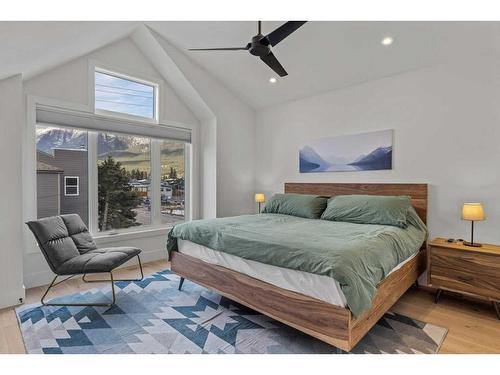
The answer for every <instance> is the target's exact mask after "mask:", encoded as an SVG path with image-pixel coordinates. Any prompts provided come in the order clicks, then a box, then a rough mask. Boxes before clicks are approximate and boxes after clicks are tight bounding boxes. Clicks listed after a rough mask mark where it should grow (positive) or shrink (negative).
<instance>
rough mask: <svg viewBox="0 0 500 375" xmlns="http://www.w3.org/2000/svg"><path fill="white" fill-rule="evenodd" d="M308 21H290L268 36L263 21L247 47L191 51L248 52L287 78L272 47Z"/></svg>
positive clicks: (193, 49)
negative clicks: (263, 30)
mask: <svg viewBox="0 0 500 375" xmlns="http://www.w3.org/2000/svg"><path fill="white" fill-rule="evenodd" d="M306 22H307V21H288V22H285V23H284V24H283V25H281V26H280V27H278V28H277V29H276V30H274V31H272V32H270V33H269V34H267V35H265V36H264V35H262V33H261V21H258V24H259V25H258V34H257V35H255V36H254V37H252V41H251V42H250V43H248V44H247V45H246V46H245V47H227V48H190V49H189V50H190V51H248V52H250V53H251V54H252V55H254V56H259V57H260V59H261V60H262V61H264V63H266V64H267V66H269V67H270V68H271V69H272V70H274V71H275V72H276V73H277V74H278V75H279V76H280V77H284V76H287V75H288V73H287V72H286V70H285V68H283V66H282V65H281V64H280V62H279V61H278V59H277V58H276V56H274V54H273V52H272V51H271V47H274V46H275V45H276V44H278V43H279V42H281V41H282V40H283V39H285V38H286V37H288V36H289V35H290V34H291V33H293V32H294V31H295V30H297V29H298V28H299V27H301V26H302V25H303V24H305V23H306Z"/></svg>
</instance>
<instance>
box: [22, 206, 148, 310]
mask: <svg viewBox="0 0 500 375" xmlns="http://www.w3.org/2000/svg"><path fill="white" fill-rule="evenodd" d="M26 224H27V225H28V227H29V228H30V230H31V232H33V234H34V236H35V238H36V241H37V242H38V245H39V246H40V249H41V250H42V253H43V255H44V257H45V260H46V261H47V263H48V264H49V267H50V269H51V270H52V272H54V273H55V274H56V275H55V277H54V279H53V280H52V282H51V283H50V285H49V287H48V288H47V290H46V292H45V294H44V295H43V296H42V299H41V303H42V304H43V305H44V306H112V305H114V304H115V301H116V297H115V286H114V282H115V281H140V280H142V279H143V278H144V273H143V270H142V264H141V258H140V256H139V254H140V253H141V250H140V249H138V248H135V247H110V248H103V249H98V248H97V246H96V244H95V242H94V240H93V239H92V236H91V235H90V233H89V231H88V229H87V227H86V226H85V224H84V223H83V221H82V219H81V218H80V216H78V215H76V214H71V215H61V216H52V217H47V218H43V219H39V220H34V221H29V222H27V223H26ZM133 257H137V260H138V261H139V268H140V270H141V278H140V279H135V280H123V279H122V280H115V279H114V278H113V270H114V269H115V268H117V267H119V266H120V265H122V264H123V263H125V262H127V261H128V260H130V259H132V258H133ZM88 273H109V275H110V278H109V279H105V280H86V279H85V275H86V274H88ZM77 275H83V281H85V282H98V281H109V282H111V290H112V293H113V300H112V302H111V303H62V302H61V303H50V302H45V300H44V299H45V297H46V296H47V294H48V292H49V290H50V289H51V288H52V287H54V286H55V285H58V284H60V283H62V282H64V281H66V280H68V279H70V278H72V277H74V276H77ZM59 276H69V277H66V278H65V279H63V280H61V281H59V282H57V283H56V280H57V278H58V277H59Z"/></svg>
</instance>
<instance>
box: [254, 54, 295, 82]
mask: <svg viewBox="0 0 500 375" xmlns="http://www.w3.org/2000/svg"><path fill="white" fill-rule="evenodd" d="M260 59H261V60H262V61H264V62H265V63H266V64H267V66H269V67H270V68H271V69H272V70H274V71H275V72H276V73H277V74H278V75H279V76H280V77H285V76H287V75H288V73H287V72H286V70H285V68H283V67H282V66H281V64H280V62H279V61H278V59H277V58H276V56H274V54H273V53H272V52H269V53H268V54H267V55H265V56H262V57H261V58H260Z"/></svg>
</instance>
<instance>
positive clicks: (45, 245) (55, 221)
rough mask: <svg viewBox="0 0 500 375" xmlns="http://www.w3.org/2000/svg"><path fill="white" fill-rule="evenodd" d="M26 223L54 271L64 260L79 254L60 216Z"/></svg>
mask: <svg viewBox="0 0 500 375" xmlns="http://www.w3.org/2000/svg"><path fill="white" fill-rule="evenodd" d="M26 224H27V225H28V227H29V228H30V229H31V231H32V232H33V234H34V235H35V238H36V240H37V242H38V245H39V246H40V248H41V250H42V252H43V255H44V256H45V259H46V260H47V263H48V264H49V266H50V268H51V269H52V271H54V272H56V270H57V269H58V268H59V267H60V266H61V265H62V264H63V263H64V262H66V261H67V260H69V259H71V258H73V257H76V256H79V255H80V253H79V252H78V249H77V247H76V245H75V243H74V242H73V240H72V239H71V237H69V233H68V229H67V228H66V225H65V224H64V221H63V219H62V218H61V217H60V216H52V217H47V218H43V219H39V220H36V221H29V222H27V223H26Z"/></svg>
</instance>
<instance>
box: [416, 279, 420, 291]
mask: <svg viewBox="0 0 500 375" xmlns="http://www.w3.org/2000/svg"><path fill="white" fill-rule="evenodd" d="M419 287H420V283H419V282H418V279H417V280H415V288H417V289H418V288H419Z"/></svg>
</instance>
